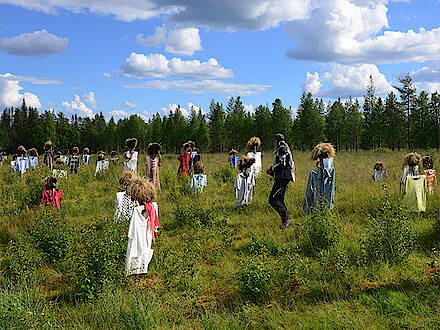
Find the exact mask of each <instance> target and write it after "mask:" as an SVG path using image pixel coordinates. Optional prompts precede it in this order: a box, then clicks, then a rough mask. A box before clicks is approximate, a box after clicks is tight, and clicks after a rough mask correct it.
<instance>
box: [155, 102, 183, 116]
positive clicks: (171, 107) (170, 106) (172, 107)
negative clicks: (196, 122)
mask: <svg viewBox="0 0 440 330" xmlns="http://www.w3.org/2000/svg"><path fill="white" fill-rule="evenodd" d="M178 107H179V106H178V105H177V104H168V105H167V106H166V107H163V108H160V112H162V113H163V114H164V115H169V114H170V113H175V112H176V110H177V108H178ZM180 112H181V113H182V115H184V116H185V117H188V116H189V112H188V110H186V109H185V108H182V107H180Z"/></svg>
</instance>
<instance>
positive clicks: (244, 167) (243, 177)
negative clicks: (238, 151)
mask: <svg viewBox="0 0 440 330" xmlns="http://www.w3.org/2000/svg"><path fill="white" fill-rule="evenodd" d="M254 164H255V158H249V157H246V156H244V157H243V158H241V159H240V160H239V161H238V171H239V173H238V174H237V177H236V178H235V203H234V208H237V207H239V206H245V205H249V204H250V203H251V202H252V194H253V192H254V186H255V175H254V172H252V171H249V169H250V168H251V167H252V165H254Z"/></svg>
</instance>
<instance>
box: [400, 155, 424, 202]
mask: <svg viewBox="0 0 440 330" xmlns="http://www.w3.org/2000/svg"><path fill="white" fill-rule="evenodd" d="M421 159H422V157H421V156H420V155H419V154H418V153H417V152H412V153H410V154H408V155H406V156H405V158H404V160H403V166H402V176H401V177H400V195H403V194H405V186H406V179H407V177H408V176H416V175H419V163H420V161H421Z"/></svg>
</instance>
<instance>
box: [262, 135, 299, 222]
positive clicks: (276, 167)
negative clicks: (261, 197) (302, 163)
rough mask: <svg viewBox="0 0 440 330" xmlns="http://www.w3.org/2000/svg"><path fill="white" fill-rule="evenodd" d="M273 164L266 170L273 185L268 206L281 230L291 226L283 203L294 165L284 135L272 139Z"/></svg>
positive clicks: (292, 179)
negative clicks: (273, 148) (279, 218)
mask: <svg viewBox="0 0 440 330" xmlns="http://www.w3.org/2000/svg"><path fill="white" fill-rule="evenodd" d="M274 147H275V151H274V155H275V158H274V162H273V165H272V166H271V167H270V168H269V169H268V170H267V173H268V174H269V175H271V176H272V177H273V180H274V185H273V187H272V191H271V192H270V195H269V204H270V206H272V207H273V208H274V210H275V211H277V212H278V214H279V215H280V217H281V226H280V228H281V229H284V228H287V227H288V226H289V225H290V224H291V220H290V215H289V211H288V210H287V206H286V204H285V203H284V195H285V193H286V189H287V185H288V184H289V182H291V181H292V182H295V164H294V162H293V157H292V152H291V151H290V148H289V146H288V144H287V143H286V141H285V138H284V135H282V134H275V137H274Z"/></svg>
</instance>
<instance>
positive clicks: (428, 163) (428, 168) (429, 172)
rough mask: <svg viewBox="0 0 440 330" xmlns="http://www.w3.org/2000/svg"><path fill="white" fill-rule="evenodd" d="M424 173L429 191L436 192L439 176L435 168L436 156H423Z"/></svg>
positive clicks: (430, 192)
mask: <svg viewBox="0 0 440 330" xmlns="http://www.w3.org/2000/svg"><path fill="white" fill-rule="evenodd" d="M422 165H423V174H424V175H425V178H426V186H427V187H428V193H429V194H432V193H434V189H435V188H436V187H437V177H436V172H435V170H434V158H433V157H432V156H425V157H423V158H422Z"/></svg>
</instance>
